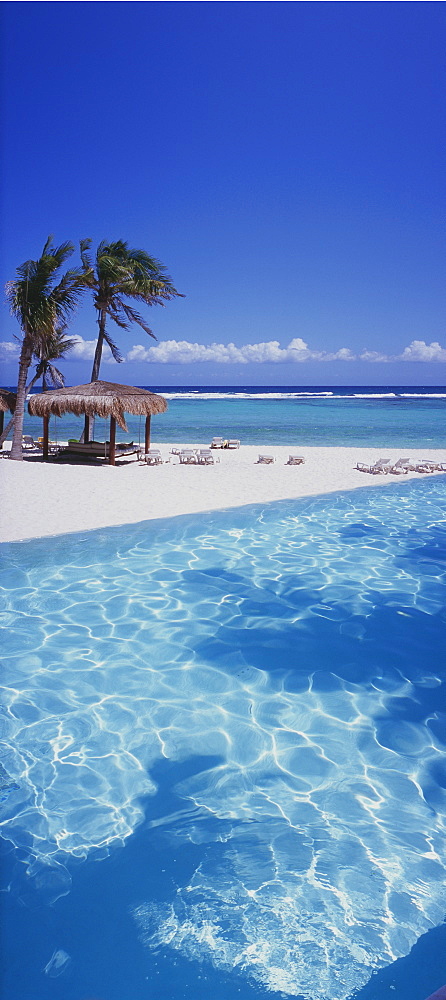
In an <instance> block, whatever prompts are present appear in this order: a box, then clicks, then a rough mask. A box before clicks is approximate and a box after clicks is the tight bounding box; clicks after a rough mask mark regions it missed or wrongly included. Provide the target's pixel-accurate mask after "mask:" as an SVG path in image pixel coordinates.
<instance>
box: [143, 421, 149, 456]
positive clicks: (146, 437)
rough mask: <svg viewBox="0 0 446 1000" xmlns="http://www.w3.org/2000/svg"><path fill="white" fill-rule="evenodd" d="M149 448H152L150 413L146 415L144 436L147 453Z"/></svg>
mask: <svg viewBox="0 0 446 1000" xmlns="http://www.w3.org/2000/svg"><path fill="white" fill-rule="evenodd" d="M149 448H150V413H148V414H147V416H146V432H145V438H144V451H145V453H146V455H147V452H148V450H149Z"/></svg>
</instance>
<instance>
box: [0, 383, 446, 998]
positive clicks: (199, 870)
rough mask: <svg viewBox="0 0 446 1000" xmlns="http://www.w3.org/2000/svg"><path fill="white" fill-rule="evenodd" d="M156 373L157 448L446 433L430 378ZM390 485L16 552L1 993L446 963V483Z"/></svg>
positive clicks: (220, 991) (8, 556) (162, 991)
mask: <svg viewBox="0 0 446 1000" xmlns="http://www.w3.org/2000/svg"><path fill="white" fill-rule="evenodd" d="M151 388H154V389H157V391H160V392H161V393H162V394H163V395H165V396H166V397H167V398H168V400H169V409H168V411H167V413H166V414H165V415H162V416H159V417H157V418H154V419H153V438H154V440H156V441H159V442H160V443H162V441H167V440H169V439H170V440H178V441H187V440H191V441H206V440H208V439H209V440H210V438H211V437H212V436H214V435H216V434H220V435H222V436H231V437H232V436H234V437H240V439H241V440H242V442H244V443H246V444H256V443H265V442H268V443H270V444H274V443H278V444H279V443H287V444H288V443H289V444H294V443H295V444H299V445H303V446H304V445H310V444H314V445H318V444H319V445H333V446H334V445H352V446H357V447H359V446H365V445H370V446H372V445H373V446H378V447H381V446H382V447H385V446H386V445H388V446H389V447H390V446H392V447H398V446H400V447H401V449H402V452H403V449H404V451H405V452H406V453H410V451H413V452H414V453H416V454H420V452H421V453H422V450H423V449H424V448H429V447H430V448H438V447H443V446H444V415H445V406H446V390H445V389H444V388H441V387H436V388H429V389H424V388H422V387H420V388H417V389H414V388H413V387H408V388H407V389H405V388H403V387H385V388H382V389H380V390H377V389H376V388H375V387H369V389H367V388H365V387H359V388H358V389H352V388H351V387H350V388H348V389H345V390H342V389H339V388H336V389H330V388H327V387H325V388H324V387H313V389H308V388H306V389H299V388H296V387H294V388H293V387H291V388H289V389H286V388H283V389H282V388H281V389H280V390H278V389H277V388H273V387H269V388H268V387H266V388H265V387H264V388H262V389H256V388H252V387H251V388H250V387H245V388H240V387H239V388H237V389H234V388H232V389H231V388H230V387H221V388H219V389H215V388H210V387H207V388H205V387H202V388H201V389H188V388H187V387H183V388H181V387H177V388H175V389H172V388H167V387H165V388H164V390H163V387H162V386H159V387H153V386H152V387H151ZM99 425H100V422H98V428H97V432H96V433H97V436H98V437H101V436H102V435H101V434H100V433H99ZM60 428H61V429H60V430H59V439H61V440H62V439H63V438H64V437H68V436H70V437H71V436H78V433H79V421H78V422H75V421H73V424H70V422H69V418H66V422H65V421H63V420H61V421H60ZM102 429H103V431H104V435H103V436H105V435H106V433H107V431H106V424H105V423H102ZM27 430H28V431H29V432H33V433H34V435H37V434H38V432H39V427H38V422H37V423H36V426H31V422H30V421H29V422H28V426H27ZM51 431H52V437H53V436H55V434H54V431H53V428H51ZM138 433H139V426H138V422H137V421H136V422H135V421H134V422H133V423H132V421H131V418H130V420H129V434H130V435H131V436H132V437H133V438H135V439H136V440H137V439H138ZM409 449H410V451H409V452H408V450H409ZM118 471H119V470H117V474H118ZM148 471H150V470H148ZM148 478H149V477H148ZM364 478H366V477H364ZM388 479H390V477H386V485H384V486H381V485H374V486H373V487H372V488H370V487H368V486H367V483H365V484H364V486H363V487H361V488H359V489H356V490H353V491H345V492H339V493H335V494H329V495H324V496H319V497H308V498H302V499H299V500H286V501H280V502H275V503H269V504H253V505H251V506H245V507H243V508H239V509H231V510H219V511H214V512H207V513H203V514H196V515H194V516H184V517H175V518H170V519H169V518H168V519H161V520H156V521H146V522H142V523H140V524H132V525H124V526H120V527H112V528H105V529H101V530H97V531H85V532H79V533H73V534H68V535H63V536H57V537H53V538H41V539H39V538H37V539H34V540H32V541H27V542H14V543H9V544H3V545H1V546H0V561H1V576H0V596H1V611H0V629H1V635H0V639H1V642H2V650H3V684H4V687H3V689H2V695H1V704H0V740H1V764H0V807H1V808H0V822H1V829H2V838H1V840H0V854H1V860H2V889H3V890H4V891H3V892H2V893H1V895H0V907H1V925H2V939H3V940H2V944H3V949H2V950H3V964H2V971H1V980H2V1000H209V997H212V998H213V1000H229V998H232V997H234V998H237V1000H274V998H276V1000H286V998H288V997H293V998H296V1000H425V998H426V997H428V996H429V995H430V994H431V993H433V992H434V990H437V989H438V988H439V987H441V986H443V985H444V984H446V925H445V916H446V763H445V761H446V658H445V649H446V612H445V608H446V476H442V475H439V476H425V477H421V476H420V477H419V478H417V479H416V480H409V481H404V480H405V477H400V478H398V479H397V480H395V481H393V482H391V483H388V482H387V480H388ZM30 502H32V498H30Z"/></svg>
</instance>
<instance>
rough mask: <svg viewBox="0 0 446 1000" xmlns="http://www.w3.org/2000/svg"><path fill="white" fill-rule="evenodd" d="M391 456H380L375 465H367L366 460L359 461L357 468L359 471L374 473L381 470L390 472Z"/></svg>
mask: <svg viewBox="0 0 446 1000" xmlns="http://www.w3.org/2000/svg"><path fill="white" fill-rule="evenodd" d="M391 464H392V463H391V461H390V458H379V459H378V461H377V462H374V463H373V465H366V464H365V463H364V462H357V463H356V465H355V469H356V470H357V472H371V473H372V475H377V474H378V473H379V472H389V471H390V466H391Z"/></svg>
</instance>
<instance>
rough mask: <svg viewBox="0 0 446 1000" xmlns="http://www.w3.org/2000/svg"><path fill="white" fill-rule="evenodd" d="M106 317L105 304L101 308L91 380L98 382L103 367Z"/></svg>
mask: <svg viewBox="0 0 446 1000" xmlns="http://www.w3.org/2000/svg"><path fill="white" fill-rule="evenodd" d="M106 318H107V310H106V309H104V307H103V306H101V308H100V309H99V316H98V326H99V334H98V339H97V343H96V350H95V352H94V361H93V368H92V372H91V379H90V382H97V380H98V378H99V369H100V367H101V359H102V348H103V346H104V334H105V320H106Z"/></svg>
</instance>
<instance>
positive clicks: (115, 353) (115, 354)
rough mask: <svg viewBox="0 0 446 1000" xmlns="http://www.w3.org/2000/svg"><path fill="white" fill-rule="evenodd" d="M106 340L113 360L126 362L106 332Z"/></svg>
mask: <svg viewBox="0 0 446 1000" xmlns="http://www.w3.org/2000/svg"><path fill="white" fill-rule="evenodd" d="M104 340H105V342H106V344H108V346H109V348H110V350H111V352H112V357H113V360H114V361H118V362H121V361H124V358H123V356H122V354H121V352H120V350H119V347H118V346H117V345H116V344H115V342H114V340H112V338H111V337H110V334H109V333H107V331H105V333H104Z"/></svg>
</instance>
